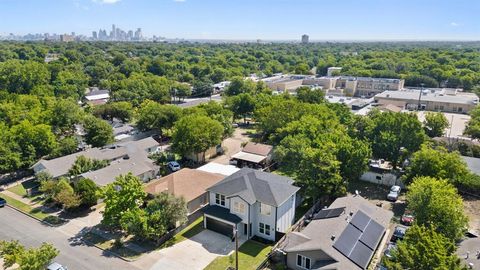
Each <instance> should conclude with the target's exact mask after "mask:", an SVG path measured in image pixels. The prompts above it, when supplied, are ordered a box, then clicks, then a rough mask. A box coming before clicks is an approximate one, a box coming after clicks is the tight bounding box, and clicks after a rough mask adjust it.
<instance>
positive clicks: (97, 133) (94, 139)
mask: <svg viewBox="0 0 480 270" xmlns="http://www.w3.org/2000/svg"><path fill="white" fill-rule="evenodd" d="M83 128H84V129H85V133H86V134H85V141H86V142H87V143H88V144H90V145H92V146H93V147H101V146H104V145H107V144H109V143H111V142H113V128H112V127H111V126H110V125H109V124H108V123H107V122H106V121H104V120H101V119H98V118H96V117H94V116H87V117H85V119H84V125H83Z"/></svg>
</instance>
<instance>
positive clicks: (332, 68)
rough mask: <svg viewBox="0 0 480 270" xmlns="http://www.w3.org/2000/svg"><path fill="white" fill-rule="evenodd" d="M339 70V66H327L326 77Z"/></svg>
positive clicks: (340, 69)
mask: <svg viewBox="0 0 480 270" xmlns="http://www.w3.org/2000/svg"><path fill="white" fill-rule="evenodd" d="M340 71H342V68H341V67H329V68H328V69H327V77H332V76H334V75H338V74H336V73H339V72H340Z"/></svg>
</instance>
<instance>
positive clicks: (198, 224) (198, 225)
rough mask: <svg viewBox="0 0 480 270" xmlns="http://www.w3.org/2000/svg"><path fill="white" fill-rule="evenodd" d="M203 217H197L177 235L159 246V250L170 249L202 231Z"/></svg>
mask: <svg viewBox="0 0 480 270" xmlns="http://www.w3.org/2000/svg"><path fill="white" fill-rule="evenodd" d="M203 230H204V228H203V217H199V218H198V219H197V220H195V221H194V222H193V223H192V224H190V225H188V226H187V227H186V228H185V229H183V230H182V231H180V232H179V233H177V234H176V235H175V236H174V237H173V238H172V239H170V240H168V241H167V242H165V244H163V245H162V246H161V248H165V247H170V246H172V245H175V244H177V243H180V242H182V241H183V240H186V239H188V238H191V237H193V236H194V235H196V234H198V233H200V232H201V231H203Z"/></svg>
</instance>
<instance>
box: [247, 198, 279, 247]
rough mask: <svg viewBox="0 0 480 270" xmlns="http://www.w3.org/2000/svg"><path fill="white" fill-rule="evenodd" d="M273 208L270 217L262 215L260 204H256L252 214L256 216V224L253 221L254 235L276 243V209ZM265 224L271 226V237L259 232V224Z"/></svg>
mask: <svg viewBox="0 0 480 270" xmlns="http://www.w3.org/2000/svg"><path fill="white" fill-rule="evenodd" d="M271 207H272V211H271V213H270V215H268V216H267V215H262V214H261V213H260V203H259V202H256V203H255V204H254V205H253V208H252V214H253V215H254V216H256V220H255V223H253V221H252V230H253V234H255V235H257V236H260V237H262V238H265V239H268V240H272V241H275V207H273V206H271ZM260 222H261V223H264V224H268V225H270V235H266V234H262V233H260V232H259V224H260Z"/></svg>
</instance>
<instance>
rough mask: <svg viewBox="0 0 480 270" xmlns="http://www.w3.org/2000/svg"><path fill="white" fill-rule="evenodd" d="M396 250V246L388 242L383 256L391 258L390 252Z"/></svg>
mask: <svg viewBox="0 0 480 270" xmlns="http://www.w3.org/2000/svg"><path fill="white" fill-rule="evenodd" d="M396 249H397V244H395V243H393V242H390V243H388V245H387V248H386V249H385V251H384V252H383V255H384V256H386V257H387V258H391V257H392V251H394V250H396Z"/></svg>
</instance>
